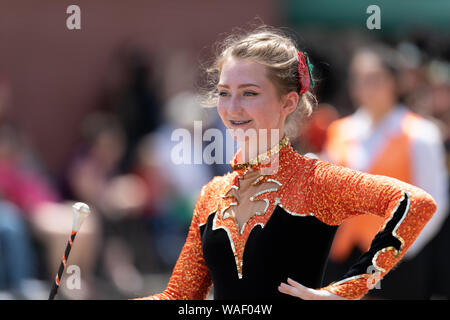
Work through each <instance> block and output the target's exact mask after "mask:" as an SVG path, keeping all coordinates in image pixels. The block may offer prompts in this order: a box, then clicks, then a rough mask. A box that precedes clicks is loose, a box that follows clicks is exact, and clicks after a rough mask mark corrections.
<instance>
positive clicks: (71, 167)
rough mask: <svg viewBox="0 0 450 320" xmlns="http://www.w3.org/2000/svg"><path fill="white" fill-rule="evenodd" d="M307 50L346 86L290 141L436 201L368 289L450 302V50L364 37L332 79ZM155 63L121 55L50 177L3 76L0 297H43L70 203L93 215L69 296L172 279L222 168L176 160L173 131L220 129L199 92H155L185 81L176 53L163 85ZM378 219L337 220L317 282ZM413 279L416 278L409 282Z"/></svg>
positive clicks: (105, 294)
mask: <svg viewBox="0 0 450 320" xmlns="http://www.w3.org/2000/svg"><path fill="white" fill-rule="evenodd" d="M449 45H450V44H448V43H447V46H449ZM317 50H320V49H317ZM344 55H345V54H344ZM311 56H312V60H313V63H314V62H316V71H318V75H319V76H320V77H321V78H322V79H318V86H319V88H320V87H323V86H325V87H326V86H328V85H329V87H330V88H336V87H339V86H341V88H342V89H343V90H345V91H346V92H347V94H348V99H347V100H346V99H342V98H339V97H340V96H339V95H338V94H334V95H333V94H327V93H326V92H324V91H323V92H320V91H319V92H318V100H319V102H320V103H319V105H318V107H317V109H316V110H315V112H314V113H313V115H312V116H311V117H310V119H308V121H307V122H306V123H305V124H304V125H303V126H302V128H300V129H301V130H300V131H301V133H300V134H299V136H298V137H297V138H296V139H293V140H292V141H293V145H294V147H295V148H296V149H297V150H298V151H299V152H300V153H302V154H308V155H310V156H315V157H318V158H321V159H323V160H326V161H331V162H334V163H337V164H340V165H345V166H349V167H352V168H355V169H359V170H363V171H367V172H371V173H374V174H383V175H389V176H393V177H395V178H398V179H400V180H404V181H407V182H409V183H412V184H414V185H417V186H419V187H421V188H423V189H425V190H426V191H428V192H429V193H430V194H431V195H433V197H434V198H435V199H436V201H437V203H438V211H437V212H436V214H435V216H434V217H433V218H432V220H431V221H430V223H429V225H427V229H426V230H424V233H423V235H421V238H420V239H419V240H418V241H417V243H416V244H415V246H414V248H411V250H410V253H409V254H408V255H407V256H406V257H405V261H404V262H402V263H401V264H400V266H398V268H397V269H396V270H395V273H394V272H393V275H392V276H388V277H386V279H383V281H382V282H381V285H382V290H372V291H371V292H373V294H372V295H371V297H372V298H387V299H395V298H402V297H403V298H408V297H411V298H423V299H427V298H431V297H438V298H439V297H443V298H445V299H448V298H449V297H450V277H449V276H448V275H447V272H446V271H447V270H449V268H450V263H449V257H448V256H449V254H448V253H449V252H450V226H449V219H448V196H449V188H448V170H449V169H450V60H449V57H448V56H445V55H442V56H435V55H433V54H430V52H427V48H421V47H420V46H419V45H417V44H416V43H414V42H401V43H396V44H390V45H389V46H388V45H387V44H381V43H379V44H377V45H375V44H374V43H371V45H369V46H365V45H364V46H363V45H359V46H355V48H354V50H353V51H352V55H351V58H350V59H349V60H348V61H344V62H343V63H341V64H340V65H341V66H344V67H343V68H345V69H346V70H345V73H344V74H345V75H343V76H342V77H337V75H336V74H334V78H333V77H331V76H330V77H327V75H326V71H327V70H321V64H320V62H321V61H327V53H326V52H320V55H319V54H317V55H314V51H313V52H312V54H311ZM149 57H150V53H148V52H146V51H143V50H140V49H139V48H135V47H121V48H120V49H119V50H118V51H117V52H116V53H115V56H114V63H113V65H111V68H109V70H110V74H108V75H106V79H108V81H106V82H105V86H104V89H103V92H102V99H101V100H100V101H99V102H98V106H97V107H96V108H95V109H94V110H92V111H91V112H89V113H87V114H86V115H85V117H84V119H83V121H82V122H81V123H80V126H79V135H78V136H79V140H78V141H77V142H76V146H75V147H74V148H73V152H72V153H71V154H68V155H67V160H66V161H65V163H64V166H63V170H61V172H60V173H59V175H58V176H56V177H55V176H54V175H50V174H49V173H48V168H46V164H45V163H43V162H42V160H41V158H40V154H39V152H38V150H35V149H34V148H33V141H32V139H31V137H30V136H29V135H28V136H27V135H26V134H25V132H24V131H23V130H22V129H21V126H20V123H14V121H12V120H11V119H10V118H9V117H8V109H10V108H14V105H13V103H12V101H13V100H12V99H11V96H12V92H13V90H12V88H11V83H10V82H9V80H8V79H7V78H6V77H3V78H0V299H3V298H11V299H17V298H19V299H35V298H36V299H46V298H47V295H48V291H49V288H50V285H51V281H52V279H53V277H54V276H55V275H56V271H57V267H58V265H59V259H60V258H61V255H62V253H63V250H64V247H65V244H66V241H67V239H68V236H69V234H70V226H71V221H72V212H71V205H72V204H73V203H74V202H76V201H82V202H86V203H87V204H89V206H90V207H91V209H92V212H93V214H92V215H91V217H89V219H87V220H86V222H85V225H83V227H82V228H81V231H80V234H79V235H78V236H77V239H76V243H75V245H74V247H73V250H72V252H71V254H70V258H69V264H76V265H78V266H79V267H80V270H81V283H82V286H81V290H70V289H68V288H66V285H65V284H64V277H63V281H62V288H61V291H60V293H59V294H60V295H61V296H62V297H63V298H66V299H78V298H81V299H90V298H97V299H104V298H130V297H135V296H139V295H143V294H146V295H148V294H150V293H151V292H152V291H153V289H152V288H151V286H149V285H147V282H146V281H145V279H146V276H147V275H148V274H160V273H162V274H170V272H171V270H172V267H173V266H174V264H175V261H176V259H177V257H178V254H179V253H180V251H181V248H182V246H183V244H184V241H185V237H186V235H187V230H188V226H189V224H190V219H191V216H192V210H193V207H194V203H195V200H196V198H197V196H198V193H199V191H200V189H201V187H202V186H203V185H204V184H206V183H207V182H208V181H209V180H210V179H211V178H212V177H213V176H215V175H222V174H224V173H226V172H227V171H229V170H230V168H229V166H228V165H227V164H225V165H223V164H217V165H207V164H195V165H177V164H174V163H173V161H171V151H172V149H173V146H174V145H175V144H176V142H174V141H172V140H171V136H172V133H173V131H174V130H175V129H177V128H185V129H187V130H188V131H189V132H193V130H194V127H193V125H194V121H196V120H201V121H202V123H203V130H206V129H207V128H218V129H219V130H221V131H222V132H225V129H224V127H223V125H222V124H221V122H220V119H219V118H218V117H217V115H216V111H215V109H202V108H201V106H200V103H199V100H198V98H197V95H196V92H195V90H194V89H193V88H190V87H189V86H187V88H186V89H182V90H178V91H176V92H170V94H168V95H163V94H161V92H164V88H162V87H161V83H166V85H170V84H171V83H176V82H177V81H179V79H178V77H179V74H180V73H179V72H178V73H175V74H172V73H171V72H170V66H172V67H173V65H176V64H177V63H178V64H180V57H177V56H175V57H174V58H173V61H171V62H170V63H169V64H168V65H169V67H168V69H167V70H166V74H165V75H166V79H165V81H156V79H155V78H156V76H155V72H154V65H153V64H152V61H151V59H149ZM193 63H194V64H195V61H194V62H193ZM188 64H189V63H188ZM174 68H175V69H177V67H174ZM178 69H179V68H178ZM330 72H331V73H333V71H330ZM0 76H1V75H0ZM336 77H337V79H336ZM194 78H195V75H193V76H192V79H194ZM327 81H328V82H327ZM333 81H334V82H335V83H334V84H333V83H332V82H333ZM336 82H339V86H338V85H336ZM321 90H326V88H325V89H321ZM166 92H167V90H166ZM336 97H338V98H336ZM226 160H227V161H228V160H231V159H226ZM379 226H380V221H378V220H377V219H376V217H375V218H374V217H370V216H369V217H365V216H364V217H363V218H361V219H359V220H358V219H355V221H349V222H348V223H346V224H344V225H342V226H341V227H340V228H339V230H338V233H337V234H336V238H335V241H334V243H333V247H332V251H331V254H330V263H329V266H328V268H327V274H326V277H325V279H324V281H325V282H327V283H329V282H331V281H333V280H334V279H335V278H337V277H338V276H340V274H341V273H343V272H345V270H346V268H348V266H349V265H350V264H351V262H352V261H353V260H354V259H355V257H356V256H357V255H358V254H360V253H361V252H364V251H365V250H367V248H368V246H369V245H370V240H371V239H372V238H373V236H374V235H375V233H376V231H377V229H378V228H379ZM394 274H395V276H394ZM411 275H417V279H416V281H414V283H413V284H411V286H408V285H406V284H405V283H406V282H411V281H407V280H408V278H411ZM65 277H67V275H65ZM414 277H415V276H414Z"/></svg>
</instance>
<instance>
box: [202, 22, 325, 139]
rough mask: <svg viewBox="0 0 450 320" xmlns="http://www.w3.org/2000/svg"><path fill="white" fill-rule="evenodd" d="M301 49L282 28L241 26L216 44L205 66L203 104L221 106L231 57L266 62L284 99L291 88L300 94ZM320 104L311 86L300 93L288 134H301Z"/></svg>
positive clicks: (288, 127) (288, 124) (287, 127)
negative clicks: (222, 82)
mask: <svg viewBox="0 0 450 320" xmlns="http://www.w3.org/2000/svg"><path fill="white" fill-rule="evenodd" d="M298 51H299V50H298V49H297V46H296V45H295V43H294V40H293V39H292V38H291V37H290V36H288V35H287V34H285V33H284V32H283V31H282V30H280V29H277V28H274V27H269V26H267V25H261V26H259V27H256V28H255V29H254V30H252V31H242V30H240V29H238V31H237V32H233V33H232V34H230V35H228V36H227V37H226V38H225V39H224V40H223V41H222V42H218V43H216V53H215V58H214V61H213V63H212V64H211V66H209V67H207V68H206V69H205V71H206V87H205V88H204V89H203V90H202V104H203V106H205V107H215V106H216V105H217V99H218V92H217V87H216V86H217V83H218V81H219V78H220V72H221V70H222V66H223V63H224V62H225V60H226V59H227V58H229V57H234V58H238V59H248V60H251V61H254V62H257V63H260V64H262V65H264V66H265V67H266V68H267V71H268V73H267V74H268V76H269V79H270V80H271V81H272V82H273V84H274V85H275V87H276V88H277V91H278V93H279V96H280V98H281V96H282V95H285V94H287V93H289V92H291V91H295V92H297V93H298V92H299V91H300V82H299V73H298V63H299V61H298ZM316 104H317V101H316V98H315V96H314V94H313V93H312V92H311V88H310V90H309V91H307V92H305V93H304V94H302V95H300V98H299V102H298V105H297V108H296V110H295V111H294V112H292V113H291V114H289V115H288V116H287V118H286V121H285V125H284V128H285V133H286V134H287V135H288V136H290V137H295V136H296V135H297V129H298V128H299V126H300V123H301V121H302V120H303V119H304V118H306V117H308V116H310V115H311V113H312V112H313V108H314V106H315V105H316Z"/></svg>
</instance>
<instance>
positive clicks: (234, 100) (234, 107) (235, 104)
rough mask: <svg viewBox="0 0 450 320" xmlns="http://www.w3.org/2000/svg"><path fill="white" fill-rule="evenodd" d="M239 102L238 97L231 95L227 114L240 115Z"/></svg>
mask: <svg viewBox="0 0 450 320" xmlns="http://www.w3.org/2000/svg"><path fill="white" fill-rule="evenodd" d="M242 110H243V109H242V106H241V101H240V99H239V96H238V95H232V96H231V99H230V105H229V108H228V113H231V114H239V113H242Z"/></svg>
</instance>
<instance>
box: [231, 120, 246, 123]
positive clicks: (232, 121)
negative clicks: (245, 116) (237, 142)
mask: <svg viewBox="0 0 450 320" xmlns="http://www.w3.org/2000/svg"><path fill="white" fill-rule="evenodd" d="M230 122H231V123H232V124H244V123H248V122H250V120H247V121H235V120H230Z"/></svg>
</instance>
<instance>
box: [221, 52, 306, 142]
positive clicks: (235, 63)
mask: <svg viewBox="0 0 450 320" xmlns="http://www.w3.org/2000/svg"><path fill="white" fill-rule="evenodd" d="M217 88H218V91H219V100H218V104H217V110H218V112H219V115H220V117H221V119H222V121H223V123H224V124H225V126H226V127H227V128H228V129H229V130H231V131H233V130H238V129H242V130H244V132H248V133H249V135H250V136H251V135H252V132H255V133H256V135H257V137H258V138H261V135H262V134H267V140H266V141H268V142H269V143H270V141H273V140H271V129H276V130H278V131H275V132H277V134H278V137H279V138H280V139H281V138H282V133H283V128H284V121H285V119H286V116H287V115H288V114H289V113H291V112H292V111H294V110H295V108H296V106H297V102H298V94H296V93H295V92H290V93H288V94H287V95H284V96H283V97H281V98H280V97H279V94H278V91H277V88H276V87H275V85H274V84H273V83H272V81H271V80H270V79H269V78H268V77H267V74H266V67H265V66H263V65H261V64H259V63H256V62H252V61H249V60H243V59H236V58H234V57H229V58H228V59H227V60H226V61H225V62H224V64H223V65H222V70H221V73H220V78H219V83H218V85H217ZM251 129H254V131H253V130H251ZM261 129H267V131H263V130H261ZM247 130H248V131H247ZM272 132H273V131H272ZM232 135H233V134H232ZM234 138H235V139H236V140H238V141H239V138H236V136H234ZM245 141H246V142H247V141H248V137H247V135H245ZM277 142H278V141H277Z"/></svg>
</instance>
